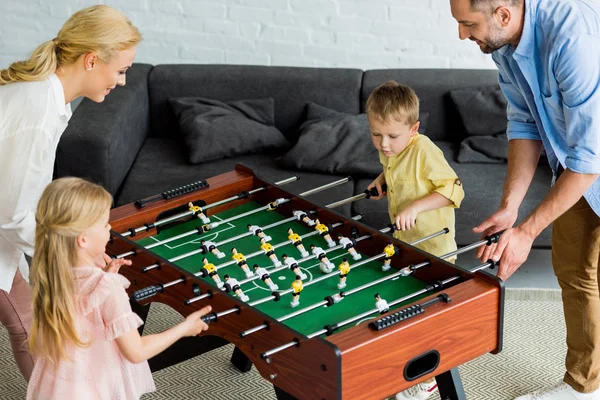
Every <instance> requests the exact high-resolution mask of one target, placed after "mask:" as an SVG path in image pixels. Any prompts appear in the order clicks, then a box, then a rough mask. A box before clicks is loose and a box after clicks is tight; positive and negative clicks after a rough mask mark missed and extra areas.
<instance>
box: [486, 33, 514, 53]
mask: <svg viewBox="0 0 600 400" xmlns="http://www.w3.org/2000/svg"><path fill="white" fill-rule="evenodd" d="M480 42H482V43H483V46H479V50H481V52H482V53H483V54H491V53H493V52H494V51H496V50H498V49H500V48H502V47H504V46H505V45H507V44H508V42H509V40H508V38H505V37H503V35H502V31H500V30H496V29H494V30H492V31H491V32H490V37H489V38H488V39H485V40H480Z"/></svg>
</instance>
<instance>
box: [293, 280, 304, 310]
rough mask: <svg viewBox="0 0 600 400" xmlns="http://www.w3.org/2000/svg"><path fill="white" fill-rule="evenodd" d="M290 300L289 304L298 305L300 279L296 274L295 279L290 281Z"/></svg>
mask: <svg viewBox="0 0 600 400" xmlns="http://www.w3.org/2000/svg"><path fill="white" fill-rule="evenodd" d="M292 289H293V290H294V291H293V292H292V302H291V303H290V306H292V307H298V305H299V304H300V292H301V291H302V279H300V275H296V280H295V281H294V282H292Z"/></svg>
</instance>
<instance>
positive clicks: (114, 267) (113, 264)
mask: <svg viewBox="0 0 600 400" xmlns="http://www.w3.org/2000/svg"><path fill="white" fill-rule="evenodd" d="M104 261H105V262H106V266H105V267H104V268H102V269H103V270H104V272H112V273H113V274H117V273H119V269H121V267H122V266H123V265H131V260H126V259H124V258H116V259H114V260H113V259H111V258H110V257H109V256H108V255H106V254H104Z"/></svg>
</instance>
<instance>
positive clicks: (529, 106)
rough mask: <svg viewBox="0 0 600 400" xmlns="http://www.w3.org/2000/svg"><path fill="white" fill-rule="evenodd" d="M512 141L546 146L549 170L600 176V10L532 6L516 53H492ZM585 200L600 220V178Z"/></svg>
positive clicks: (566, 1)
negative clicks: (561, 168)
mask: <svg viewBox="0 0 600 400" xmlns="http://www.w3.org/2000/svg"><path fill="white" fill-rule="evenodd" d="M492 59H493V60H494V62H495V63H496V65H497V66H498V70H499V82H500V87H501V89H502V91H503V93H504V95H505V96H506V99H507V101H508V109H507V114H508V126H507V132H506V133H507V135H508V139H509V140H512V139H531V140H541V141H542V142H543V144H544V149H545V150H546V154H547V156H548V161H549V162H550V166H551V167H552V169H553V170H554V171H555V172H556V170H557V168H558V165H559V163H560V164H561V165H562V166H563V167H564V168H568V169H570V170H572V171H574V172H579V173H583V174H599V173H600V4H599V3H596V2H593V1H590V0H560V1H556V0H552V1H550V0H546V1H539V0H525V18H524V24H523V33H522V36H521V40H520V42H519V45H518V46H517V48H516V49H514V48H513V46H511V45H506V46H504V47H502V48H501V49H499V50H497V51H495V52H494V53H492ZM584 197H585V198H586V200H587V201H588V203H589V204H590V207H591V208H592V209H593V210H594V211H595V212H596V214H598V215H600V179H597V180H596V181H595V182H594V184H593V185H592V186H591V187H590V188H589V189H588V190H587V192H586V193H585V195H584Z"/></svg>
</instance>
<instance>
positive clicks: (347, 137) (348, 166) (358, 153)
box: [276, 103, 426, 176]
mask: <svg viewBox="0 0 600 400" xmlns="http://www.w3.org/2000/svg"><path fill="white" fill-rule="evenodd" d="M424 116H425V117H426V115H424ZM425 123H426V121H425V118H423V120H422V121H421V126H422V129H419V132H421V133H422V132H424V130H425ZM298 133H299V135H298V136H299V139H298V142H297V143H296V145H295V146H294V147H293V148H292V149H291V150H290V151H289V152H288V153H287V154H285V155H284V156H283V157H280V158H279V159H277V160H276V161H277V164H278V165H279V166H281V167H283V168H290V169H297V170H302V171H313V172H323V173H328V174H351V175H365V176H369V175H370V176H377V175H379V174H380V173H381V171H382V167H381V163H380V162H379V154H378V152H377V149H375V147H374V146H373V143H372V141H371V131H370V129H369V122H368V120H367V115H366V114H358V115H353V114H346V113H342V112H338V111H335V110H331V109H329V108H326V107H323V106H320V105H318V104H314V103H308V104H307V115H306V121H305V122H304V123H303V124H302V126H300V129H299V132H298Z"/></svg>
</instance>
